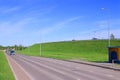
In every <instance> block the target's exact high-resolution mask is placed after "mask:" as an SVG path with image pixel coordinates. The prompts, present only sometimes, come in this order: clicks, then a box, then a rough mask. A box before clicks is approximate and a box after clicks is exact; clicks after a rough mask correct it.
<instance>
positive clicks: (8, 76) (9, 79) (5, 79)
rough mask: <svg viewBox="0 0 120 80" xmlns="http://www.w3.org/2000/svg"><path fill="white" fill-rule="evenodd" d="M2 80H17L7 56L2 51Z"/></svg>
mask: <svg viewBox="0 0 120 80" xmlns="http://www.w3.org/2000/svg"><path fill="white" fill-rule="evenodd" d="M0 80H15V78H14V76H13V73H12V71H11V69H10V66H9V64H8V61H7V59H6V57H5V54H4V53H3V52H2V51H0Z"/></svg>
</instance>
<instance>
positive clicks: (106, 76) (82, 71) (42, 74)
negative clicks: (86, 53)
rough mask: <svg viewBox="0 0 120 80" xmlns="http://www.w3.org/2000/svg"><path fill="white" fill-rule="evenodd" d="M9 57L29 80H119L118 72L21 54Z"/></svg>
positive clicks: (119, 74)
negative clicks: (28, 76)
mask: <svg viewBox="0 0 120 80" xmlns="http://www.w3.org/2000/svg"><path fill="white" fill-rule="evenodd" d="M11 57H12V59H13V60H15V61H16V62H17V63H18V64H19V65H20V66H21V67H22V68H23V69H24V70H25V72H26V73H28V74H29V75H30V76H31V80H120V71H115V70H110V69H105V68H101V67H95V66H90V65H85V64H78V63H73V62H67V61H62V60H56V59H50V58H42V57H30V56H25V55H21V54H16V55H12V56H11Z"/></svg>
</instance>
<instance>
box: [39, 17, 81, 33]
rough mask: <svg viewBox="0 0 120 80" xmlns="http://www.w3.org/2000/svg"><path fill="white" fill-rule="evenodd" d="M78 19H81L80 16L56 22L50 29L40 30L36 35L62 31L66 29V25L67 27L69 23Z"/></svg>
mask: <svg viewBox="0 0 120 80" xmlns="http://www.w3.org/2000/svg"><path fill="white" fill-rule="evenodd" d="M80 18H81V16H77V17H73V18H69V19H67V20H65V21H62V22H58V23H57V24H54V25H53V26H51V27H47V28H44V29H41V30H40V31H38V33H39V34H41V35H46V34H49V33H51V32H54V31H57V30H60V29H62V28H64V27H66V25H68V24H69V23H72V22H73V21H75V20H78V19H80Z"/></svg>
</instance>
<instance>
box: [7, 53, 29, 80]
mask: <svg viewBox="0 0 120 80" xmlns="http://www.w3.org/2000/svg"><path fill="white" fill-rule="evenodd" d="M5 55H6V58H7V60H8V63H9V65H10V68H11V70H12V72H13V74H14V76H15V79H16V80H31V78H30V75H29V74H28V73H27V72H26V71H25V70H24V69H23V68H22V67H21V66H20V65H19V64H18V63H16V61H15V60H13V59H12V58H11V56H10V55H8V54H6V53H5ZM13 56H14V55H13Z"/></svg>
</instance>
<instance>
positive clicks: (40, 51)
mask: <svg viewBox="0 0 120 80" xmlns="http://www.w3.org/2000/svg"><path fill="white" fill-rule="evenodd" d="M41 48H42V43H41V42H40V56H42V49H41Z"/></svg>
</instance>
